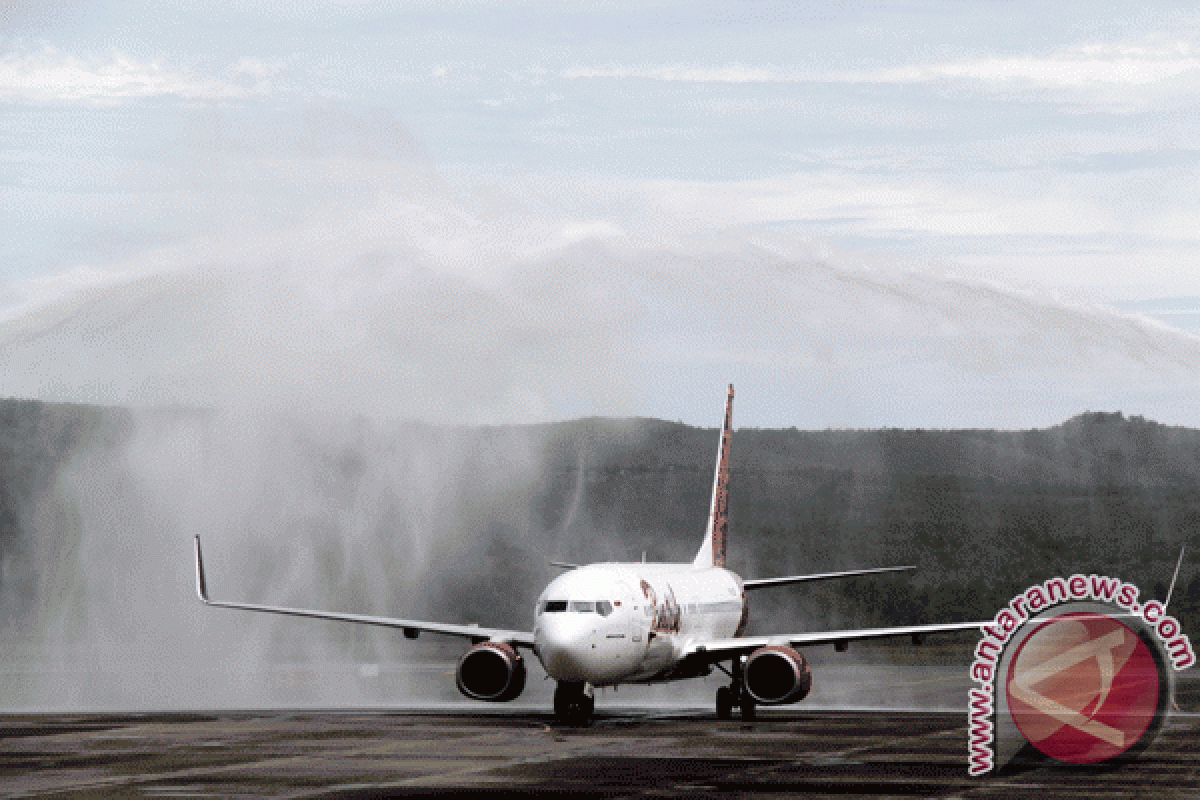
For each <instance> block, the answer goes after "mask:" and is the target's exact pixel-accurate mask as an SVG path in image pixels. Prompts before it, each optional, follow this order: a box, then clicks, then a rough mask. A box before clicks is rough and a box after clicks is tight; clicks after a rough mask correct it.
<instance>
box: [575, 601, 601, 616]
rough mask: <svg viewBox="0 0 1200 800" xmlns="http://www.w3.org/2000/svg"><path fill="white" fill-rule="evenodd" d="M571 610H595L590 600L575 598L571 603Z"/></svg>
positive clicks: (588, 612)
mask: <svg viewBox="0 0 1200 800" xmlns="http://www.w3.org/2000/svg"><path fill="white" fill-rule="evenodd" d="M571 610H572V611H582V612H584V613H586V614H590V613H592V612H593V611H595V610H596V604H595V603H593V602H592V601H591V600H576V601H575V602H574V603H571Z"/></svg>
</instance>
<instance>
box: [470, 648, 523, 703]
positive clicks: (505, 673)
mask: <svg viewBox="0 0 1200 800" xmlns="http://www.w3.org/2000/svg"><path fill="white" fill-rule="evenodd" d="M454 677H455V681H456V682H457V683H458V690H459V691H460V692H462V693H463V694H465V695H466V696H467V697H470V698H471V699H473V700H487V701H489V702H492V703H506V702H508V701H509V700H513V699H515V698H516V697H517V695H519V694H521V691H522V690H523V689H524V688H525V660H524V659H523V658H521V654H520V653H518V652H517V650H516V648H514V647H513V646H512V645H510V644H507V643H505V642H481V643H480V644H477V645H475V646H474V647H472V648H471V649H470V650H468V651H467V652H466V653H464V654H463V657H462V658H460V659H459V660H458V668H457V669H456V670H455V673H454Z"/></svg>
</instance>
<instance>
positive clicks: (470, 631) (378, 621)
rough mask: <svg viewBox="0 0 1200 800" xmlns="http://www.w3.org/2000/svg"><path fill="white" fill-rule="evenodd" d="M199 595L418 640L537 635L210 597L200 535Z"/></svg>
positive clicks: (527, 642)
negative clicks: (395, 631) (398, 632)
mask: <svg viewBox="0 0 1200 800" xmlns="http://www.w3.org/2000/svg"><path fill="white" fill-rule="evenodd" d="M196 594H198V595H199V596H200V601H201V602H203V603H204V604H205V605H208V606H213V607H216V608H240V609H242V610H243V611H262V612H266V613H268V614H284V615H286V616H291V617H312V618H313V619H333V620H340V621H342V622H356V623H358V624H359V625H379V626H381V627H384V628H399V629H400V630H402V631H403V632H404V636H405V638H408V639H415V638H417V636H418V634H420V633H440V634H442V635H444V636H459V637H462V638H464V639H470V640H471V641H472V642H473V643H479V642H488V641H492V642H508V643H509V644H512V645H516V646H519V647H530V648H532V647H533V634H532V633H529V632H527V631H510V630H505V629H503V628H481V627H479V626H478V625H452V624H447V623H443V622H424V621H422V620H416V619H392V618H391V617H369V616H365V615H362V614H341V613H337V612H333V611H312V610H309V609H304V608H284V607H282V606H263V605H256V604H254V603H224V602H218V601H216V600H210V599H209V597H208V587H207V585H206V584H205V581H204V561H203V560H202V558H201V556H200V537H199V536H197V537H196Z"/></svg>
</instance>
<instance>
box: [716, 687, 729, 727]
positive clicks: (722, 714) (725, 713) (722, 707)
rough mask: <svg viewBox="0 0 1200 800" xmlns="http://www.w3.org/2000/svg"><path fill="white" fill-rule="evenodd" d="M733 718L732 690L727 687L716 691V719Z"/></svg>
mask: <svg viewBox="0 0 1200 800" xmlns="http://www.w3.org/2000/svg"><path fill="white" fill-rule="evenodd" d="M732 717H733V690H731V689H730V688H729V687H728V686H722V687H721V688H719V689H717V719H731V718H732Z"/></svg>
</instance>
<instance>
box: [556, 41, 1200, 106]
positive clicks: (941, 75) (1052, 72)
mask: <svg viewBox="0 0 1200 800" xmlns="http://www.w3.org/2000/svg"><path fill="white" fill-rule="evenodd" d="M561 76H562V77H563V78H564V79H567V80H579V79H602V78H609V79H644V80H654V81H663V82H669V83H670V82H674V83H713V84H770V83H784V84H789V83H790V84H817V83H844V84H940V85H947V84H949V85H962V86H966V85H970V86H972V87H974V88H975V89H982V90H984V91H997V92H1011V91H1014V90H1031V91H1037V90H1042V91H1049V92H1052V93H1055V92H1063V91H1067V92H1076V93H1079V92H1083V93H1090V94H1100V95H1103V96H1104V98H1105V99H1107V100H1109V101H1111V102H1117V101H1124V102H1128V103H1134V102H1137V101H1138V100H1139V96H1138V95H1136V94H1133V93H1135V92H1139V91H1141V92H1144V91H1145V90H1147V89H1157V90H1162V91H1167V90H1170V91H1172V92H1178V91H1180V90H1181V89H1186V90H1188V91H1189V92H1190V91H1195V90H1198V89H1200V46H1197V44H1196V43H1194V42H1192V41H1189V40H1184V39H1173V38H1168V37H1165V36H1161V35H1160V36H1151V37H1147V38H1145V39H1144V40H1141V41H1139V42H1136V43H1095V44H1087V45H1079V46H1075V47H1071V48H1065V49H1063V50H1060V51H1058V52H1055V53H1050V54H1047V55H1033V54H1030V55H1009V56H994V57H989V58H978V59H968V60H962V61H952V62H939V63H914V64H902V65H898V66H890V67H880V68H875V69H867V70H823V69H797V68H793V67H787V66H776V65H749V64H743V63H734V64H725V65H718V66H712V65H695V64H668V65H638V66H622V65H617V64H611V65H607V66H574V67H570V68H568V69H566V70H564V71H563V72H562V73H561ZM1115 92H1119V93H1120V94H1114V93H1115ZM1046 99H1051V100H1060V101H1061V100H1063V99H1064V98H1063V97H1062V96H1060V95H1058V94H1051V95H1049V96H1047V98H1046ZM1140 100H1141V101H1143V102H1144V101H1145V100H1146V98H1145V97H1144V96H1141V97H1140Z"/></svg>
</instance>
